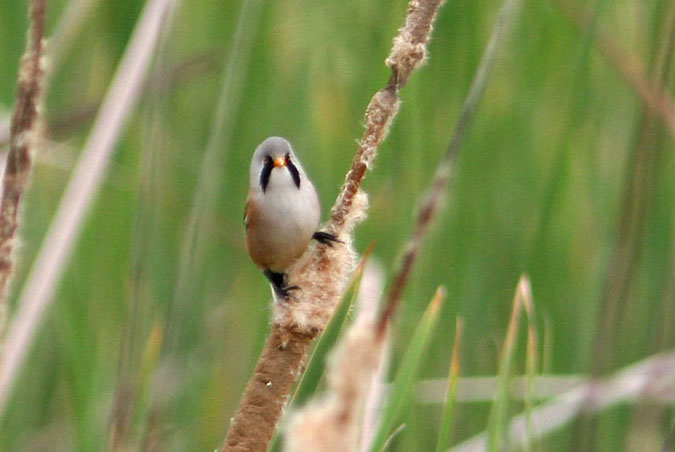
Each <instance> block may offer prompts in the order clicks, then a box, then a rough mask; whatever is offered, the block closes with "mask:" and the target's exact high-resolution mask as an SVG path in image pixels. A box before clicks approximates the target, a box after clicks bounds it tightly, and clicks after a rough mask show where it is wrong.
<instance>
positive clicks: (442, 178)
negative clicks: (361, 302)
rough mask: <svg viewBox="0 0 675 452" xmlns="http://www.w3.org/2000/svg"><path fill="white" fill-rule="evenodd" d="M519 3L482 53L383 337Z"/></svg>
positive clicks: (391, 294)
mask: <svg viewBox="0 0 675 452" xmlns="http://www.w3.org/2000/svg"><path fill="white" fill-rule="evenodd" d="M518 3H519V0H506V1H505V2H504V3H503V6H502V9H501V11H500V13H499V17H498V18H497V22H496V23H495V25H494V28H493V29H492V35H491V36H490V40H489V41H488V44H487V46H486V47H485V52H484V53H483V56H482V58H481V61H480V63H479V65H478V69H477V70H476V75H475V77H474V78H473V81H472V82H471V88H470V89H469V94H468V95H467V97H466V100H465V101H464V106H463V108H462V112H461V114H460V117H459V120H458V121H457V124H456V126H455V130H454V133H453V135H452V138H451V140H450V144H449V145H448V148H447V151H446V153H445V155H444V156H443V158H442V159H441V161H440V162H439V164H438V166H437V168H436V173H435V174H434V178H433V181H432V182H431V185H430V187H429V188H428V190H427V194H426V195H425V196H423V197H422V199H421V200H420V202H419V206H418V208H417V220H416V223H415V228H414V230H413V232H412V235H411V237H410V240H409V241H408V244H407V245H406V249H405V252H404V254H403V258H402V259H401V263H400V264H399V268H398V270H397V272H396V274H395V276H394V278H393V282H392V284H391V286H390V289H389V291H388V293H387V298H386V301H385V303H384V309H383V311H382V314H381V315H380V319H379V322H378V330H379V331H380V334H382V333H383V332H384V330H385V329H386V326H387V324H388V323H389V320H390V319H391V316H392V315H393V313H394V311H395V310H396V307H397V305H398V303H399V301H400V299H401V297H402V296H403V291H404V289H405V286H406V285H407V283H408V280H409V279H410V276H411V274H412V270H413V267H414V265H415V263H416V261H417V257H418V255H419V253H420V250H421V248H422V246H423V245H424V242H425V241H426V237H427V235H428V233H429V229H430V227H431V225H432V224H433V221H434V220H435V219H436V216H437V214H438V212H439V210H440V208H441V206H442V204H443V199H444V195H445V192H446V190H447V188H448V184H449V183H450V178H451V176H452V172H453V169H454V166H455V161H456V159H457V155H458V154H459V149H460V148H461V146H462V144H463V142H464V137H465V136H466V134H467V133H468V131H469V129H470V127H471V122H472V120H473V118H474V116H475V114H476V111H477V109H478V106H479V105H480V101H481V100H482V98H483V93H484V92H485V88H486V86H487V83H488V81H489V78H490V74H491V73H492V69H493V67H494V64H495V61H496V59H497V54H498V51H499V44H500V43H501V42H503V41H504V37H505V34H506V32H507V30H508V25H509V24H510V22H511V19H512V16H513V13H514V12H515V10H516V9H517V6H518Z"/></svg>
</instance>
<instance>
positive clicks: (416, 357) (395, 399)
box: [370, 287, 445, 452]
mask: <svg viewBox="0 0 675 452" xmlns="http://www.w3.org/2000/svg"><path fill="white" fill-rule="evenodd" d="M444 298H445V289H444V288H443V287H439V288H438V289H437V290H436V293H435V294H434V297H433V299H432V300H431V302H430V303H429V306H428V307H427V309H426V311H425V312H424V315H423V316H422V319H421V320H420V322H419V324H418V325H417V328H416V330H415V333H414V334H413V337H412V339H411V340H410V345H409V346H408V349H407V350H406V351H405V354H404V356H403V359H402V361H401V364H400V366H399V368H398V371H397V372H396V377H395V378H394V383H393V385H392V388H391V392H390V394H389V400H388V402H387V405H386V408H385V410H384V411H383V412H382V422H381V424H380V426H379V427H378V430H377V434H376V435H375V439H374V440H373V444H372V446H371V448H370V450H371V452H380V451H381V450H383V449H384V448H385V445H386V443H387V439H388V438H389V436H390V434H391V430H392V428H393V426H394V423H395V422H396V420H397V418H398V417H399V416H400V415H401V413H402V412H403V410H404V408H405V407H406V405H407V404H408V403H409V402H410V400H411V398H412V395H413V389H414V388H413V385H414V382H415V376H416V375H417V371H418V369H419V367H420V363H421V362H422V357H423V356H424V351H425V350H426V348H427V346H428V345H429V340H430V339H431V336H432V333H433V331H434V327H435V326H436V321H437V320H438V314H439V312H440V307H441V303H442V302H443V299H444Z"/></svg>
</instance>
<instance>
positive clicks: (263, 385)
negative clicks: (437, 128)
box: [221, 0, 442, 452]
mask: <svg viewBox="0 0 675 452" xmlns="http://www.w3.org/2000/svg"><path fill="white" fill-rule="evenodd" d="M441 3H442V0H411V1H410V3H409V5H408V12H407V17H406V22H405V25H404V26H403V28H401V29H400V31H399V35H398V36H397V37H396V38H395V39H394V45H393V48H392V51H391V53H390V55H389V57H388V58H387V60H386V64H387V66H389V67H390V68H391V72H392V74H391V77H390V79H389V82H388V83H387V85H386V86H385V87H384V88H383V89H381V90H380V91H378V92H377V93H376V94H375V96H373V98H372V99H371V101H370V103H369V105H368V107H367V109H366V114H365V125H366V130H365V132H364V135H363V137H362V139H361V141H360V144H359V148H358V151H357V153H356V156H355V157H354V160H353V162H352V166H351V169H350V171H349V173H347V176H346V180H345V182H344V184H343V186H342V189H341V192H340V194H339V196H338V198H337V201H336V203H335V205H334V206H333V209H332V212H331V218H330V220H329V222H328V224H327V226H326V229H327V230H328V231H329V232H332V233H333V234H335V235H336V236H338V237H339V238H340V240H342V241H343V242H344V244H343V245H340V246H335V247H333V248H327V247H325V246H313V247H312V248H310V249H309V250H308V251H307V252H306V253H305V255H304V256H303V257H302V258H301V259H300V260H299V261H298V262H297V263H296V264H295V265H294V267H293V268H292V269H290V271H289V277H290V281H292V283H293V284H295V285H298V286H300V287H302V290H301V291H299V292H298V293H297V295H296V300H295V301H294V302H292V303H285V304H279V303H277V304H276V305H275V318H274V324H273V326H272V332H271V334H270V337H269V339H268V341H267V343H266V345H265V348H264V349H263V352H262V354H261V356H260V358H259V360H258V364H257V366H256V369H255V371H254V375H253V377H252V378H251V380H250V381H249V383H248V385H247V387H246V390H245V392H244V395H243V397H242V400H241V402H240V403H239V407H238V408H237V412H236V413H235V415H234V418H233V419H232V423H231V425H230V429H229V431H228V433H227V437H226V438H225V441H224V443H223V445H222V447H221V451H223V452H235V451H240V452H244V451H245V452H263V451H265V450H267V446H268V444H269V442H270V440H271V439H272V436H273V435H274V432H275V430H276V426H277V423H278V421H279V418H280V417H281V413H282V410H283V407H284V405H285V403H286V399H287V397H288V394H289V392H290V388H291V386H292V384H293V383H294V382H295V380H296V379H297V377H298V376H299V375H300V374H301V373H302V367H303V365H304V363H305V360H306V356H307V350H308V348H309V346H310V344H311V342H312V340H313V339H314V338H315V337H316V336H317V335H318V334H319V333H320V332H321V331H323V329H324V327H325V326H326V323H327V322H328V320H329V319H330V318H331V316H332V315H333V312H334V309H335V306H336V304H337V302H338V301H339V299H340V297H341V295H342V293H343V291H344V289H345V286H346V284H347V281H348V277H349V274H350V273H351V272H352V270H353V269H354V267H355V263H356V252H355V251H354V250H353V247H352V231H353V229H354V227H355V225H356V224H357V222H358V221H360V220H361V219H363V218H364V216H365V211H366V208H367V198H366V195H365V194H364V193H363V192H361V191H360V186H361V181H362V180H363V177H364V176H365V173H366V171H367V170H368V168H369V167H370V165H371V164H372V162H373V160H374V159H375V156H376V153H377V149H378V147H379V145H380V143H381V142H382V140H383V139H384V138H385V137H386V135H387V132H388V128H389V125H390V124H391V121H392V119H393V118H394V117H395V116H396V113H397V112H398V107H399V97H398V92H399V90H400V89H401V88H403V87H404V86H405V85H406V83H407V81H408V78H409V77H410V74H411V73H412V72H413V71H414V70H415V69H416V68H417V67H419V66H420V65H421V64H422V63H423V62H424V60H425V58H426V44H427V42H428V41H429V36H430V33H431V29H432V24H433V21H434V19H435V17H436V12H437V11H438V8H439V7H440V5H441Z"/></svg>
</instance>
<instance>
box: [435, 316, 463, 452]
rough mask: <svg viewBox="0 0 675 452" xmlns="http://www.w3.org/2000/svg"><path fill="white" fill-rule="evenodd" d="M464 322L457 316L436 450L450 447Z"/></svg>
mask: <svg viewBox="0 0 675 452" xmlns="http://www.w3.org/2000/svg"><path fill="white" fill-rule="evenodd" d="M463 329H464V323H463V321H462V318H461V317H458V318H457V326H456V327H455V341H454V343H453V346H452V358H451V359H450V372H449V373H448V374H449V375H448V388H447V391H446V393H445V405H444V407H443V417H442V418H441V425H440V427H439V429H438V440H437V441H436V452H443V451H445V450H448V448H449V447H450V430H451V427H452V420H453V417H454V414H455V402H456V400H457V383H458V382H459V374H460V362H459V353H460V349H461V343H462V330H463Z"/></svg>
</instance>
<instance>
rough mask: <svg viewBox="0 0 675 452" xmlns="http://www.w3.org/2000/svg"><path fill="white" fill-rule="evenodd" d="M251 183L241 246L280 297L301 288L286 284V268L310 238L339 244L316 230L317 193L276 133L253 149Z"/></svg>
mask: <svg viewBox="0 0 675 452" xmlns="http://www.w3.org/2000/svg"><path fill="white" fill-rule="evenodd" d="M249 175H250V186H249V192H248V199H247V201H246V207H245V209H244V227H245V230H246V247H247V249H248V254H249V256H250V257H251V260H252V261H253V262H254V263H255V264H256V265H257V266H258V267H260V268H261V269H262V271H263V273H264V275H265V276H266V277H267V279H268V280H269V282H270V283H271V285H272V288H273V290H274V293H275V294H276V295H277V296H278V297H279V298H280V299H282V300H288V299H289V298H290V292H291V291H293V290H298V289H300V288H299V287H298V286H293V285H289V282H288V276H287V273H286V270H288V268H289V267H290V266H291V265H292V264H293V263H294V262H295V261H296V260H297V259H298V258H299V257H300V256H302V254H303V253H304V252H305V250H306V249H307V247H308V246H309V243H310V241H311V240H312V239H314V240H317V241H318V242H320V243H323V244H325V245H328V246H333V243H342V242H341V241H340V240H338V238H337V237H335V235H333V234H331V233H328V232H325V231H319V230H318V227H319V222H320V220H321V205H320V203H319V196H318V194H317V192H316V189H315V188H314V185H313V184H312V181H311V180H309V178H308V177H307V173H305V170H304V169H303V167H302V165H301V164H300V160H299V159H298V158H297V156H296V155H295V152H293V148H292V146H291V144H290V143H289V142H288V141H287V140H286V139H284V138H281V137H269V138H267V139H265V140H264V141H263V142H262V143H261V144H260V145H258V147H257V148H256V150H255V152H254V153H253V158H252V160H251V167H250V172H249Z"/></svg>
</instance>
